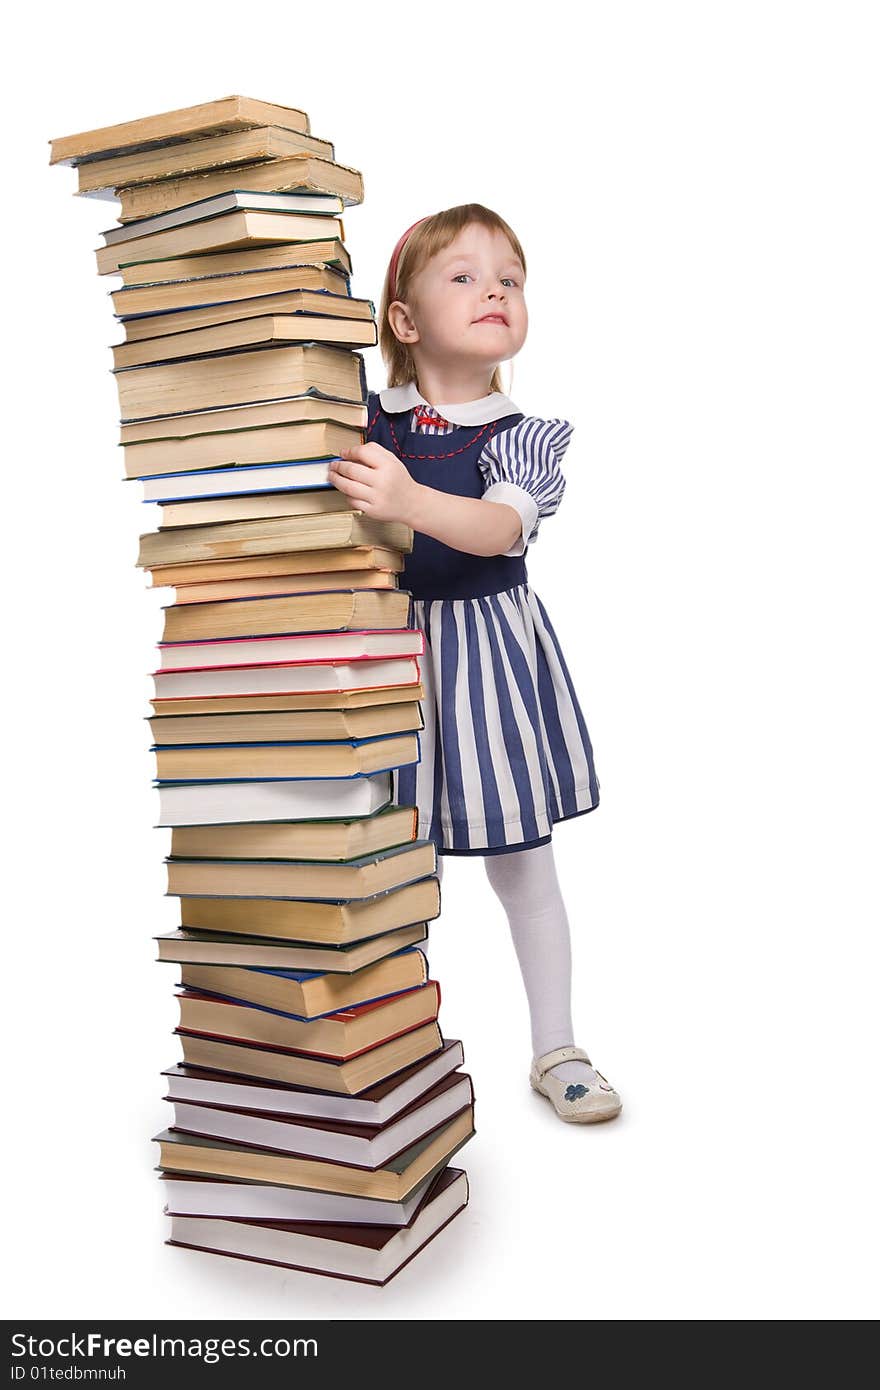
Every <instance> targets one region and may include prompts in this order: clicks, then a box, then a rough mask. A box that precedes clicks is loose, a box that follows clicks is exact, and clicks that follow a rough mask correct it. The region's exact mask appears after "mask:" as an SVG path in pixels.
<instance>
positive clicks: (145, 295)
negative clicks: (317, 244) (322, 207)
mask: <svg viewBox="0 0 880 1390" xmlns="http://www.w3.org/2000/svg"><path fill="white" fill-rule="evenodd" d="M276 249H278V248H276ZM295 290H303V291H307V292H308V293H310V294H318V293H320V292H321V291H322V290H326V291H327V294H328V295H329V296H331V297H333V298H336V297H337V296H338V297H340V298H345V297H346V296H348V295H349V293H350V287H349V281H348V277H347V276H346V275H344V274H343V272H342V271H341V270H339V269H338V268H337V267H336V266H332V265H324V264H322V265H280V266H276V267H275V268H274V269H271V268H270V269H269V270H247V271H243V272H242V271H239V272H238V273H237V274H230V273H229V272H228V271H227V272H226V273H223V272H220V271H218V272H216V273H215V274H213V275H210V274H209V275H202V276H190V278H189V279H187V280H170V281H164V282H161V283H159V284H146V285H130V286H128V287H127V288H123V289H121V290H112V291H111V295H110V297H111V299H112V300H113V308H114V310H115V312H116V314H117V315H118V316H119V317H120V318H122V319H127V322H126V333H128V332H129V331H130V330H131V328H132V327H133V326H134V323H135V322H136V320H135V319H133V318H131V317H130V316H131V315H132V314H150V315H157V316H158V315H163V316H164V315H167V314H169V313H170V311H171V310H173V309H186V310H193V309H194V308H196V307H197V306H198V305H210V304H224V305H228V304H230V303H233V302H236V301H238V300H242V299H258V298H261V297H262V296H263V295H275V294H285V293H286V294H290V293H291V292H293V291H295ZM357 302H358V303H362V304H369V303H370V302H371V301H370V300H359V301H357Z"/></svg>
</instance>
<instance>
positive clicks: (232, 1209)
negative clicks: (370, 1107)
mask: <svg viewBox="0 0 880 1390" xmlns="http://www.w3.org/2000/svg"><path fill="white" fill-rule="evenodd" d="M432 1181H433V1178H432V1176H431V1174H429V1175H428V1176H427V1177H426V1178H425V1180H424V1182H421V1183H419V1185H418V1187H416V1188H414V1189H413V1191H412V1192H411V1193H410V1194H409V1196H408V1197H407V1198H406V1199H405V1200H404V1201H403V1202H386V1201H382V1200H381V1199H380V1198H377V1197H349V1196H347V1195H346V1194H345V1193H344V1192H318V1191H317V1190H314V1191H313V1190H312V1189H311V1188H308V1187H276V1186H274V1185H273V1184H272V1183H262V1182H236V1181H234V1180H233V1179H231V1178H185V1177H180V1176H178V1175H177V1174H176V1173H166V1174H164V1175H163V1177H162V1189H163V1192H164V1194H165V1200H166V1207H165V1210H166V1211H168V1212H173V1213H174V1215H175V1216H201V1217H210V1216H220V1217H222V1216H228V1217H239V1218H242V1217H243V1218H244V1219H245V1220H251V1221H334V1222H336V1221H345V1222H350V1223H351V1224H352V1225H361V1226H405V1225H406V1224H407V1223H408V1222H409V1221H410V1220H411V1219H412V1217H413V1214H414V1213H415V1211H416V1208H417V1207H418V1205H419V1203H420V1202H421V1200H422V1198H423V1197H424V1195H425V1192H426V1191H427V1189H428V1188H429V1187H430V1186H431V1183H432Z"/></svg>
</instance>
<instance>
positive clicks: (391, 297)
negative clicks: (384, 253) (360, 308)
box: [388, 214, 430, 304]
mask: <svg viewBox="0 0 880 1390" xmlns="http://www.w3.org/2000/svg"><path fill="white" fill-rule="evenodd" d="M428 216H430V214H426V215H425V216H424V217H420V218H419V220H418V222H414V223H413V224H412V227H407V229H406V231H405V232H404V234H403V236H402V237H401V238H400V240H399V241H398V243H397V245H396V246H395V248H394V250H393V251H392V252H391V268H390V269H389V271H388V303H389V304H393V303H394V301H395V299H396V298H397V262H398V260H399V259H400V253H401V251H402V250H403V247H404V243H405V241H406V239H407V237H408V236H409V234H410V232H411V231H412V230H413V228H415V227H418V226H419V223H421V222H427V220H428Z"/></svg>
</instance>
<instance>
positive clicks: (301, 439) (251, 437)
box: [122, 398, 363, 502]
mask: <svg viewBox="0 0 880 1390" xmlns="http://www.w3.org/2000/svg"><path fill="white" fill-rule="evenodd" d="M316 402H317V398H316ZM345 404H346V406H355V407H356V404H357V403H356V402H345ZM272 406H278V407H281V413H285V411H286V410H288V409H289V410H291V411H292V410H293V407H292V406H291V407H286V406H285V403H284V402H268V403H267V404H266V406H247V404H245V406H232V407H231V409H229V410H204V411H197V413H195V414H184V416H179V417H178V418H177V420H174V418H171V420H168V418H163V420H154V418H153V420H146V421H143V420H142V421H133V423H132V424H140V425H142V427H145V428H147V430H150V431H152V432H153V434H158V435H160V436H161V438H154V439H147V438H145V439H143V441H136V442H132V443H128V445H125V446H124V450H122V452H124V455H125V475H127V477H128V478H143V480H145V489H146V488H147V486H149V489H150V498H149V500H152V502H157V500H161V498H163V496H165V495H167V488H168V485H170V484H168V482H163V481H161V478H163V477H171V478H177V480H178V481H177V484H171V485H172V486H175V488H177V489H178V495H181V492H179V488H181V484H182V481H184V478H185V477H186V475H188V474H195V475H196V477H195V478H193V481H192V482H190V484H189V489H190V495H195V496H199V495H203V496H207V495H209V493H210V491H214V492H222V491H224V489H225V491H238V488H236V484H239V485H241V489H242V491H250V486H249V474H243V477H242V478H241V480H238V478H236V477H235V474H236V471H238V470H239V468H241V470H245V468H253V473H254V474H257V470H259V467H260V466H261V467H264V468H266V467H270V468H271V467H278V468H281V470H291V468H295V467H296V466H298V464H302V466H304V467H310V468H314V470H316V485H327V484H328V477H327V463H328V460H329V459H338V457H339V453H341V450H342V449H348V448H350V446H352V448H353V446H355V445H359V443H363V431H361V430H360V428H357V427H355V424H352V425H348V424H341V423H339V421H336V420H317V418H316V420H307V418H303V420H292V421H289V423H286V424H285V423H284V421H281V423H278V424H267V425H260V424H257V421H256V418H253V417H250V414H249V413H250V411H252V410H260V411H261V413H263V414H264V416H267V417H268V416H270V407H272ZM321 409H325V410H327V409H329V407H328V406H327V404H318V403H316V406H314V407H313V411H314V413H316V414H317V413H320V410H321ZM239 411H242V416H239ZM236 416H238V420H234V418H232V417H236ZM196 420H197V424H196ZM224 420H225V421H227V424H225V425H224V424H222V421H224ZM179 423H184V424H185V428H192V430H195V431H196V432H193V434H192V435H181V434H178V432H177V430H178V424H179ZM127 430H129V425H122V431H124V432H125V431H127ZM209 473H211V474H215V477H214V478H213V480H209V477H207V474H209ZM217 474H221V475H220V477H217ZM222 474H225V475H222ZM279 477H284V473H281V474H279ZM210 481H213V482H214V484H217V486H215V488H210ZM267 481H268V478H267ZM291 481H292V482H293V484H296V482H298V478H296V475H293V478H292V480H291ZM229 484H232V485H234V486H232V488H231V486H229ZM279 485H282V484H275V486H279ZM199 488H202V489H203V491H202V493H199V491H197V489H199ZM163 489H165V491H163Z"/></svg>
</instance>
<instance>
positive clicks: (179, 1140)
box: [156, 1108, 474, 1202]
mask: <svg viewBox="0 0 880 1390" xmlns="http://www.w3.org/2000/svg"><path fill="white" fill-rule="evenodd" d="M473 1133H474V1124H473V1109H472V1108H471V1109H468V1110H465V1111H463V1112H462V1113H461V1114H460V1115H458V1116H457V1117H456V1118H455V1119H454V1120H450V1121H449V1122H448V1123H447V1124H445V1125H443V1126H441V1127H440V1128H439V1129H438V1130H435V1132H434V1133H433V1134H428V1135H425V1137H424V1138H423V1139H420V1140H418V1141H417V1143H415V1144H413V1146H412V1148H410V1149H406V1150H405V1151H404V1152H403V1153H402V1154H400V1155H399V1156H398V1157H397V1158H394V1159H392V1160H391V1162H390V1163H388V1164H386V1166H385V1167H384V1168H378V1169H376V1170H375V1171H373V1170H372V1169H369V1168H359V1167H356V1166H355V1165H354V1164H347V1163H331V1162H329V1161H328V1160H327V1159H321V1158H306V1157H299V1156H297V1155H295V1154H276V1153H273V1152H271V1151H269V1150H268V1149H257V1148H247V1147H245V1146H244V1145H239V1144H231V1143H230V1142H229V1141H228V1140H219V1139H210V1138H208V1137H207V1136H198V1135H191V1134H190V1135H187V1134H179V1133H177V1132H176V1131H174V1130H172V1131H167V1130H166V1131H165V1132H164V1133H162V1134H160V1135H157V1136H156V1140H157V1141H158V1142H159V1144H160V1146H161V1147H160V1158H159V1162H160V1164H161V1166H162V1167H163V1168H173V1169H174V1170H175V1172H178V1173H204V1174H205V1175H207V1176H212V1175H215V1176H218V1177H228V1178H239V1179H244V1180H245V1181H256V1182H273V1183H280V1184H282V1185H284V1186H287V1187H310V1188H312V1189H313V1190H316V1191H319V1192H342V1193H348V1194H351V1195H353V1196H362V1197H381V1198H384V1199H385V1200H386V1201H398V1202H399V1201H403V1200H404V1198H406V1197H407V1196H408V1195H409V1193H410V1192H411V1191H412V1190H413V1188H414V1187H417V1186H418V1184H419V1183H420V1182H421V1181H422V1180H423V1179H424V1178H425V1177H426V1176H427V1174H428V1173H429V1172H431V1170H432V1169H434V1168H435V1167H437V1166H438V1165H439V1164H441V1163H445V1162H448V1161H449V1159H450V1158H451V1157H452V1155H453V1154H454V1153H456V1152H457V1151H458V1149H460V1148H461V1146H462V1145H463V1144H464V1143H466V1142H467V1140H468V1139H470V1137H471V1135H472V1134H473ZM172 1145H173V1147H172Z"/></svg>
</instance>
